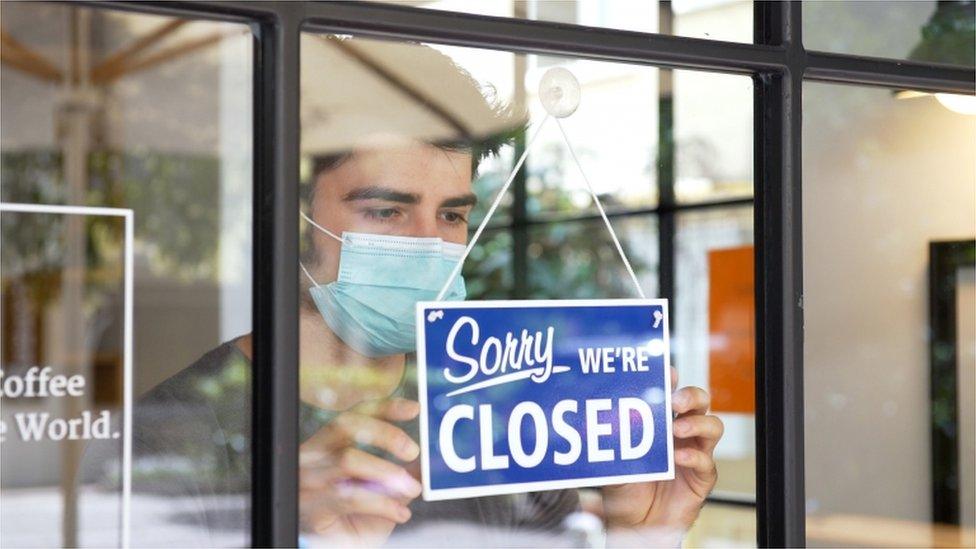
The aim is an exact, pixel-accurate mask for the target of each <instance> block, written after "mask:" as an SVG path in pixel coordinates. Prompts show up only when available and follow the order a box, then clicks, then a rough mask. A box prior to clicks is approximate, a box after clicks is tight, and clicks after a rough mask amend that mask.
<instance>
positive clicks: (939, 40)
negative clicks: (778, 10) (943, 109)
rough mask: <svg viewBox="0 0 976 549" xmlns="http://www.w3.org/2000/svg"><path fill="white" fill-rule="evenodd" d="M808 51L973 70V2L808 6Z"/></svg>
mask: <svg viewBox="0 0 976 549" xmlns="http://www.w3.org/2000/svg"><path fill="white" fill-rule="evenodd" d="M803 45H804V46H805V47H806V48H807V49H808V50H820V51H826V52H835V53H848V54H854V55H865V56H870V57H889V58H894V59H909V60H912V61H919V62H923V63H946V64H950V65H962V66H966V67H972V66H973V64H974V58H976V5H974V4H973V2H960V1H950V2H934V1H916V2H893V1H881V2H867V1H853V2H852V1H847V0H843V1H830V2H826V1H821V0H815V1H807V2H803Z"/></svg>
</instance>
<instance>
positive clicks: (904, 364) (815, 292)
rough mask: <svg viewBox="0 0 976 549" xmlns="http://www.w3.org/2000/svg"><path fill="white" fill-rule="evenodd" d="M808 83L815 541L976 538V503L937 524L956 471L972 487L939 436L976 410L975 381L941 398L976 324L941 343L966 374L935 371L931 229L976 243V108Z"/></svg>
mask: <svg viewBox="0 0 976 549" xmlns="http://www.w3.org/2000/svg"><path fill="white" fill-rule="evenodd" d="M803 95H804V116H803V120H804V127H803V147H804V151H803V154H804V161H803V166H804V170H803V189H804V192H803V205H804V212H803V234H804V240H803V264H804V273H803V279H804V288H803V307H804V327H805V336H804V340H805V350H804V368H803V370H804V392H805V396H804V400H805V407H806V412H805V418H806V419H805V426H806V443H805V447H806V458H805V466H806V494H807V539H808V542H809V543H810V544H811V545H831V546H836V545H859V546H865V545H866V546H886V545H915V546H935V545H972V544H973V540H974V538H973V537H972V536H973V530H972V527H973V516H972V514H971V511H970V513H968V516H965V515H964V514H963V513H959V514H958V516H959V522H958V524H954V525H951V524H950V525H933V524H932V523H933V516H934V515H935V513H936V512H937V509H935V508H934V507H933V501H932V496H931V494H933V491H936V489H937V487H939V486H946V485H947V483H949V484H952V485H955V486H956V488H957V489H958V495H957V496H956V497H954V498H953V501H950V502H949V506H950V507H954V508H956V509H957V510H959V509H961V501H960V500H963V499H966V498H968V500H969V501H972V499H971V498H972V495H973V490H974V486H973V482H972V477H971V476H970V477H968V482H960V481H959V479H958V478H952V477H954V476H955V475H954V473H953V471H960V470H961V467H960V464H959V460H958V458H957V457H956V456H955V454H953V455H935V454H933V452H932V445H931V441H932V440H933V439H934V438H937V437H938V436H940V433H951V432H961V429H960V426H961V425H967V424H968V425H972V421H973V419H972V413H973V412H972V410H973V406H972V404H973V399H974V396H973V391H972V386H971V385H970V386H969V388H968V389H965V390H962V389H961V386H960V391H961V392H959V393H958V394H959V397H958V400H957V402H956V403H955V405H953V404H952V402H951V401H950V400H946V399H945V396H944V393H942V392H940V393H939V395H940V396H938V398H937V399H936V400H935V401H933V397H932V394H931V393H930V386H931V384H933V383H934V384H935V386H937V387H943V388H946V389H947V390H948V389H954V388H955V387H956V384H957V383H959V382H960V381H961V380H963V379H967V378H966V377H965V376H966V375H972V374H971V372H972V368H973V362H972V355H971V349H972V347H971V345H972V341H973V331H972V330H973V328H972V324H971V323H969V324H968V328H964V329H963V330H964V331H959V332H958V333H957V334H956V336H957V338H958V339H957V340H955V341H948V342H947V347H942V348H940V349H941V350H940V351H939V352H938V353H936V356H941V355H942V353H943V352H945V351H946V350H948V349H950V348H954V349H955V350H956V351H955V352H956V353H957V356H958V357H959V360H960V362H959V364H958V369H959V372H958V375H956V373H957V372H955V370H956V367H955V366H953V367H951V369H950V370H949V376H948V377H947V378H945V377H944V376H943V378H939V379H938V380H936V379H932V376H933V372H932V365H931V364H930V352H934V349H930V345H931V344H932V343H931V342H932V341H936V340H935V339H933V338H935V337H936V336H937V335H938V334H937V332H936V331H935V327H934V326H933V325H931V324H930V319H931V318H934V317H932V316H930V312H929V307H931V306H933V303H930V301H929V295H930V291H931V290H930V285H931V284H934V283H935V281H934V280H930V278H929V276H928V274H927V272H928V270H929V269H930V268H931V267H932V266H933V264H934V262H936V260H937V256H934V255H933V253H932V252H930V246H933V243H938V242H942V241H964V242H966V241H968V242H969V243H970V245H971V242H972V240H973V238H974V232H976V155H974V150H973V146H972V144H973V143H974V141H976V124H974V119H973V117H972V116H967V115H963V114H959V113H956V112H953V111H952V110H950V109H947V108H946V107H945V106H943V105H942V104H940V103H939V102H938V101H936V100H935V99H933V98H931V97H924V98H915V99H907V100H905V99H897V98H896V96H895V95H894V93H893V91H892V90H886V89H878V88H866V87H855V86H837V85H829V84H817V83H808V84H806V85H805V86H804V94H803ZM971 249H972V248H970V250H971ZM972 258H973V256H972V255H970V256H969V258H968V259H966V260H961V263H960V266H966V265H967V264H968V266H969V267H972V265H973V259H972ZM957 286H958V288H956V287H957ZM949 287H952V288H955V289H954V290H953V291H957V293H958V295H960V296H964V295H967V296H969V298H968V299H970V301H969V303H968V305H966V306H964V307H957V311H958V314H966V313H965V311H969V312H970V314H971V311H972V307H973V304H972V301H971V299H972V293H971V286H969V292H968V293H967V292H966V288H967V287H966V286H965V284H964V283H961V282H956V281H955V280H953V281H952V282H950V283H949ZM933 314H936V315H937V316H938V317H940V318H941V317H947V319H948V320H949V321H950V322H953V323H955V322H957V321H958V322H961V321H962V318H963V317H961V316H958V317H955V318H953V317H952V316H951V315H950V314H949V313H948V312H942V313H933ZM964 326H965V325H964ZM967 349H970V351H967ZM967 353H968V354H967ZM967 356H968V358H966V357H967ZM967 361H968V362H967ZM967 372H968V373H967ZM968 379H969V380H971V379H972V378H971V377H969V378H968ZM943 383H946V385H943ZM933 413H935V414H937V415H936V418H935V421H936V423H935V424H933V417H932V414H933ZM951 416H955V418H954V419H952V418H951ZM967 416H968V417H967ZM962 442H965V441H960V443H962ZM970 509H971V508H970ZM935 516H936V517H937V518H936V521H935V522H946V519H945V518H939V517H938V515H935ZM960 527H962V529H960Z"/></svg>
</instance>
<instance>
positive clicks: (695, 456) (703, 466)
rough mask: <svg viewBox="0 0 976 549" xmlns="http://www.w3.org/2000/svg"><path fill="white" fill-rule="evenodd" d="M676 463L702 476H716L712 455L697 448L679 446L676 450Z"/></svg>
mask: <svg viewBox="0 0 976 549" xmlns="http://www.w3.org/2000/svg"><path fill="white" fill-rule="evenodd" d="M674 463H675V465H678V466H679V467H685V468H687V469H691V470H692V471H694V472H695V473H697V474H698V475H699V476H700V477H705V478H708V477H711V476H716V475H717V473H718V472H717V471H716V470H715V462H714V461H713V460H712V458H711V456H710V455H709V454H708V453H706V452H704V451H702V450H697V449H695V448H679V449H677V450H675V451H674Z"/></svg>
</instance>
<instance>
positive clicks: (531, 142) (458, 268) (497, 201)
mask: <svg viewBox="0 0 976 549" xmlns="http://www.w3.org/2000/svg"><path fill="white" fill-rule="evenodd" d="M548 120H549V115H548V114H547V115H546V117H545V118H543V119H542V122H540V123H539V126H538V127H537V128H536V129H535V133H533V134H532V137H531V138H529V141H528V142H527V143H526V145H525V150H524V151H522V156H519V159H518V161H517V162H515V167H514V168H512V173H511V174H510V175H509V176H508V179H507V180H506V181H505V184H504V185H502V188H501V189H500V190H499V191H498V194H497V195H495V200H494V202H492V203H491V207H490V208H488V212H487V213H486V214H485V218H484V219H482V220H481V224H480V225H478V230H476V231H475V232H474V235H473V236H472V237H471V241H470V242H468V245H467V246H466V247H465V248H464V254H462V255H461V258H460V259H459V260H458V262H457V264H456V265H454V269H453V270H452V271H451V276H449V277H447V280H446V281H445V282H444V286H443V287H442V288H441V291H440V292H438V293H437V299H435V301H440V300H442V299H444V294H446V293H447V289H448V288H450V287H451V282H452V281H453V280H454V277H456V276H457V275H458V273H460V272H461V267H462V266H464V260H465V259H467V257H468V254H469V253H471V250H472V249H473V248H474V245H475V244H476V243H477V242H478V238H480V237H481V233H482V232H483V231H484V230H485V227H486V226H487V225H488V220H489V219H491V216H492V215H494V213H495V210H496V209H497V208H498V205H499V204H500V203H501V201H502V198H504V197H505V193H506V192H508V187H509V186H511V184H512V181H514V180H515V176H516V174H518V172H519V169H520V168H521V167H522V164H523V163H524V162H525V159H526V158H528V156H529V151H531V150H532V145H534V144H535V140H536V138H537V137H539V133H540V132H541V131H542V127H543V126H545V125H546V122H547V121H548Z"/></svg>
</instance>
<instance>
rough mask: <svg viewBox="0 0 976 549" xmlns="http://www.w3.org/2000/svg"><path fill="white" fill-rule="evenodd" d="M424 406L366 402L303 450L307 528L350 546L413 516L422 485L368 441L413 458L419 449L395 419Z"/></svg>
mask: <svg viewBox="0 0 976 549" xmlns="http://www.w3.org/2000/svg"><path fill="white" fill-rule="evenodd" d="M419 412H420V407H419V405H418V404H417V403H416V402H414V401H412V400H406V399H400V398H394V399H390V400H384V401H381V402H369V403H363V404H360V405H358V406H356V407H354V408H353V409H352V410H350V411H347V412H343V413H342V414H339V415H338V416H336V417H335V418H334V419H333V420H332V421H331V422H329V423H328V424H327V425H326V426H325V427H323V428H322V429H321V430H320V431H319V432H318V433H316V434H315V435H314V436H312V437H311V438H310V439H308V440H307V441H305V443H303V444H302V446H301V449H300V463H301V469H300V473H299V478H300V480H299V508H300V515H301V517H302V523H303V527H304V528H306V529H308V530H311V531H312V532H315V533H316V534H318V535H321V536H324V537H328V538H329V539H330V541H335V542H338V543H341V544H346V545H376V544H380V543H383V542H384V541H385V540H386V538H387V537H388V536H389V535H390V532H392V531H393V528H394V527H395V526H396V525H397V524H403V523H404V522H406V521H407V520H409V519H410V510H409V509H408V508H407V505H408V504H409V503H410V501H412V500H413V499H414V498H416V497H417V496H419V495H420V493H421V485H420V483H419V482H418V481H417V480H416V479H415V478H413V477H412V476H411V475H410V474H409V473H408V472H407V470H406V469H404V467H403V466H401V465H399V464H397V463H393V462H391V461H387V460H385V459H382V458H379V457H376V456H374V455H372V454H370V453H368V452H365V451H363V450H361V449H359V448H357V447H356V446H357V445H367V446H372V447H374V448H378V449H381V450H385V451H386V452H389V453H390V454H392V455H393V456H395V457H396V458H397V459H398V460H401V461H403V462H411V461H414V460H416V459H417V456H419V455H420V447H419V446H417V443H416V442H414V441H413V440H412V439H411V438H410V436H409V435H407V434H406V433H405V432H403V430H401V429H400V428H398V427H396V426H394V425H393V424H391V423H389V422H390V421H408V420H411V419H413V418H415V417H417V414H418V413H419Z"/></svg>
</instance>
